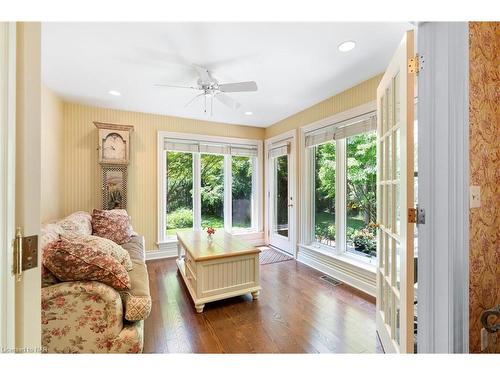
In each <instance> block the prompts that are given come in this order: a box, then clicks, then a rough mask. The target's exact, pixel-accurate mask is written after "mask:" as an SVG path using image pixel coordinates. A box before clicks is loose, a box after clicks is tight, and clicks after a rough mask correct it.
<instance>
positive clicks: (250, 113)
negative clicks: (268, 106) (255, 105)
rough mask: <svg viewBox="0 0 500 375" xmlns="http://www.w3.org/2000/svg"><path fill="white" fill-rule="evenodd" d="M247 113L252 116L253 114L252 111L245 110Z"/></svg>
mask: <svg viewBox="0 0 500 375" xmlns="http://www.w3.org/2000/svg"><path fill="white" fill-rule="evenodd" d="M245 115H247V116H252V115H253V112H252V111H246V112H245Z"/></svg>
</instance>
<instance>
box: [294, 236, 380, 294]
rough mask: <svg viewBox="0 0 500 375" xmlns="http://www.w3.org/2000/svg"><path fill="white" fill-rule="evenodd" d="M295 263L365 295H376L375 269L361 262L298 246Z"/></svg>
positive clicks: (309, 247) (305, 246)
mask: <svg viewBox="0 0 500 375" xmlns="http://www.w3.org/2000/svg"><path fill="white" fill-rule="evenodd" d="M297 261H299V262H301V263H304V264H306V265H308V266H309V267H312V268H314V269H316V270H318V271H321V272H323V273H325V274H327V275H329V276H331V277H334V278H336V279H338V280H340V281H342V282H344V283H346V284H348V285H350V286H352V287H354V288H356V289H359V290H361V291H363V292H365V293H366V294H369V295H371V296H375V295H376V294H377V279H376V274H375V268H374V267H373V266H370V265H369V264H366V265H365V264H363V262H362V261H354V260H353V259H350V258H348V257H347V256H345V255H335V254H334V253H331V254H329V253H327V251H324V250H321V249H315V248H313V247H312V246H307V245H299V249H298V255H297Z"/></svg>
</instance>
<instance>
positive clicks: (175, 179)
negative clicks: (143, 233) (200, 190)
mask: <svg viewBox="0 0 500 375" xmlns="http://www.w3.org/2000/svg"><path fill="white" fill-rule="evenodd" d="M192 197H193V155H192V154H190V153H187V152H172V151H169V152H167V205H168V208H167V210H168V212H169V213H170V212H173V211H176V210H177V209H179V208H185V207H187V208H192V207H193V198H192ZM167 216H169V215H167ZM167 220H168V218H167Z"/></svg>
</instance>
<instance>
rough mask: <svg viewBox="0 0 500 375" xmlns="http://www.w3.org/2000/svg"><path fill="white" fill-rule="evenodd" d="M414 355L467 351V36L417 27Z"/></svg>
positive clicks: (455, 25)
mask: <svg viewBox="0 0 500 375" xmlns="http://www.w3.org/2000/svg"><path fill="white" fill-rule="evenodd" d="M418 52H419V54H420V55H421V56H423V61H424V63H423V69H421V71H420V73H419V75H418V96H419V99H418V145H419V146H418V174H419V175H418V180H419V181H418V185H419V186H418V204H419V207H421V208H424V209H425V211H426V212H425V214H426V215H425V216H426V217H425V224H423V225H419V228H418V243H419V249H418V269H419V272H418V336H417V338H418V352H419V353H436V352H438V353H439V352H441V353H446V352H448V353H468V352H469V342H468V340H469V193H468V192H469V84H468V83H469V30H468V23H467V22H429V23H421V24H419V25H418Z"/></svg>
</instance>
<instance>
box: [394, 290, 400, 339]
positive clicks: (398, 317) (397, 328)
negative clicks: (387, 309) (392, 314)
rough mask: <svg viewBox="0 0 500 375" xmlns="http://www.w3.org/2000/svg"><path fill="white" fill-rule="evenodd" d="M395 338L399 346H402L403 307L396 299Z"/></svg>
mask: <svg viewBox="0 0 500 375" xmlns="http://www.w3.org/2000/svg"><path fill="white" fill-rule="evenodd" d="M395 320H396V321H395V324H396V327H395V330H396V332H395V337H394V339H395V340H396V342H397V343H398V345H401V306H400V302H399V299H397V298H396V319H395Z"/></svg>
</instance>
